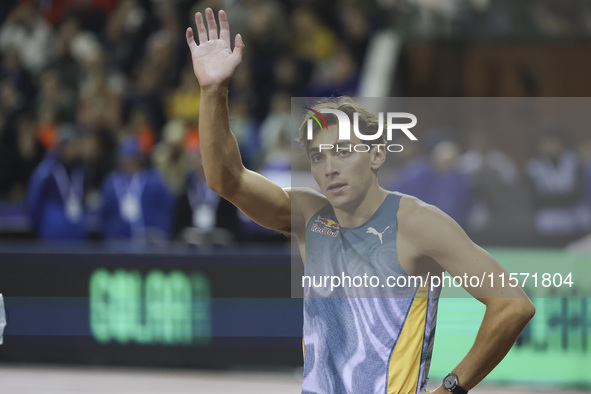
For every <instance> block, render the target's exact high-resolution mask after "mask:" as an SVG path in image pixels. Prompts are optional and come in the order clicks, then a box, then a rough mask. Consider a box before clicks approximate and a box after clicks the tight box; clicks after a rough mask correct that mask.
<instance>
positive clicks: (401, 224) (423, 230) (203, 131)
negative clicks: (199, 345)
mask: <svg viewBox="0 0 591 394" xmlns="http://www.w3.org/2000/svg"><path fill="white" fill-rule="evenodd" d="M205 15H206V19H207V28H206V27H205V24H204V21H203V16H202V15H201V13H197V14H196V15H195V22H196V26H197V33H198V37H199V43H200V44H199V45H197V43H196V42H195V40H194V37H193V31H192V29H191V28H189V29H187V31H186V38H187V43H188V45H189V48H190V50H191V56H192V60H193V68H194V72H195V75H196V77H197V79H198V80H199V84H200V85H201V92H202V95H201V103H200V117H199V130H200V142H201V151H202V158H203V167H204V171H205V176H206V179H207V182H208V184H209V186H210V188H211V189H212V190H214V191H215V192H217V193H218V194H220V195H221V196H222V197H224V198H226V199H228V200H229V201H231V202H232V203H233V204H234V205H236V206H237V207H238V208H239V209H241V210H242V211H243V212H244V213H245V214H246V215H248V216H249V217H250V218H252V219H253V220H254V221H256V222H257V223H259V224H261V225H262V226H265V227H267V228H270V229H274V230H277V231H282V232H289V233H291V234H293V235H294V236H295V237H296V239H297V242H298V246H299V249H300V252H301V255H302V257H303V259H304V263H305V265H306V270H309V268H308V267H309V266H310V265H313V267H312V268H311V269H312V271H313V272H314V270H316V271H315V272H319V271H322V267H321V266H319V263H322V262H321V261H318V260H317V259H311V256H313V255H314V253H308V254H307V253H306V252H307V251H309V248H310V247H312V248H314V252H316V251H318V250H323V251H324V253H331V252H333V251H338V250H341V252H346V253H347V256H343V255H341V256H337V255H330V257H331V258H330V259H328V261H326V262H325V264H326V265H331V264H333V260H334V261H337V263H338V264H343V263H344V262H346V260H347V258H348V257H349V251H351V252H354V253H356V254H360V253H364V250H363V248H365V247H366V245H365V244H364V243H363V242H362V245H361V247H360V248H358V249H352V250H345V249H344V248H346V247H347V246H346V241H347V237H353V238H354V237H357V236H359V231H360V230H361V231H362V232H363V233H368V234H370V235H371V236H373V237H375V240H376V242H374V244H375V245H382V244H383V243H384V242H385V243H386V244H387V245H389V247H390V248H394V251H395V254H390V256H393V257H392V259H391V261H390V263H389V265H388V264H386V266H380V267H377V268H378V269H384V272H398V273H399V274H400V275H418V276H421V277H424V278H426V277H427V275H430V276H431V277H432V276H433V275H436V274H437V273H441V272H442V271H443V270H446V271H448V272H449V273H450V274H452V275H454V276H455V275H464V274H467V275H469V276H472V275H479V277H480V276H482V274H485V273H487V274H489V273H492V274H493V275H499V274H502V273H505V274H506V271H505V270H504V269H503V268H502V267H501V266H500V265H499V263H498V262H497V261H496V260H495V259H494V258H493V257H492V256H491V255H490V254H488V253H487V252H485V251H484V250H483V249H481V248H479V247H478V246H477V245H475V244H474V243H472V241H470V239H469V238H468V237H467V236H466V234H465V233H464V232H463V230H462V229H461V228H460V226H459V225H458V224H457V223H455V222H454V221H453V220H452V219H451V218H449V216H447V215H445V214H444V213H443V212H442V211H440V210H439V209H437V208H435V207H433V206H430V205H427V204H425V203H423V202H421V201H420V200H418V199H416V198H413V197H411V196H406V195H401V194H399V193H390V192H388V191H386V190H384V189H382V188H380V186H379V185H378V183H377V170H378V169H379V168H380V166H381V165H382V164H383V163H384V160H385V158H386V153H385V150H384V149H381V150H380V149H377V147H373V148H372V149H371V150H370V151H369V152H365V153H358V152H355V151H352V152H351V151H348V150H347V149H341V150H336V149H331V150H328V151H327V150H322V151H321V150H320V149H319V147H320V144H333V145H335V144H336V142H337V140H338V137H337V133H338V130H337V127H336V122H335V120H334V119H333V120H332V121H331V122H332V123H335V124H331V125H328V126H327V130H325V131H322V132H316V133H314V135H313V138H312V141H309V144H308V146H307V151H308V153H309V157H310V161H311V169H312V174H313V176H314V178H315V180H316V182H317V183H318V186H319V187H320V189H321V191H322V193H323V194H319V193H316V192H314V191H312V190H309V189H293V190H290V189H282V188H280V187H279V186H277V185H275V184H274V183H272V182H270V181H269V180H267V179H265V178H264V177H262V176H261V175H259V174H257V173H255V172H253V171H250V170H248V169H246V168H244V166H243V164H242V162H241V159H240V154H239V150H238V146H237V144H236V140H235V139H234V138H233V136H232V133H231V131H230V126H229V118H228V106H227V85H228V81H229V80H230V78H231V76H232V74H233V72H234V70H235V69H236V67H237V66H238V65H239V63H240V61H241V55H242V50H243V48H244V43H243V41H242V37H241V36H240V35H237V36H236V38H235V47H234V50H232V49H231V44H230V30H229V24H228V19H227V16H226V14H225V12H224V11H220V12H219V21H220V29H219V31H218V27H217V24H216V21H215V16H214V14H213V11H212V10H211V9H209V8H208V9H207V10H206V12H205ZM218 37H219V38H218ZM341 104H342V103H341ZM341 104H337V105H341ZM345 104H346V103H345ZM345 106H346V105H345ZM341 108H344V107H341ZM353 108H354V109H355V110H359V111H362V109H361V108H355V107H353ZM360 117H361V116H360ZM329 118H330V117H329ZM361 128H362V127H360V129H361ZM338 142H339V143H341V144H343V145H346V144H348V145H350V144H353V143H356V142H360V141H359V140H358V139H356V137H354V138H352V139H351V140H350V141H338ZM317 220H318V221H319V224H320V225H322V226H324V227H325V228H328V227H327V226H328V225H330V228H332V229H333V230H331V232H330V233H329V232H328V231H327V230H324V229H322V228H320V227H319V228H320V233H319V232H315V231H312V228H313V227H314V225H316V226H317V227H318V224H316V221H317ZM383 221H389V222H390V223H392V225H393V226H397V230H396V231H394V230H393V229H389V230H390V232H389V233H386V230H383V228H382V227H379V226H380V225H384V224H385V222H383ZM374 224H375V225H374ZM375 226H377V227H378V228H377V229H376V227H375ZM337 229H338V231H337ZM372 229H373V231H372ZM387 230H388V229H387ZM321 233H322V234H333V235H335V236H334V237H333V236H330V237H325V239H324V241H323V242H324V244H323V245H322V244H321V243H322V242H320V241H319V238H318V237H317V236H316V234H321ZM378 234H380V236H378ZM388 237H389V238H388ZM331 238H334V241H333V240H329V239H331ZM377 240H379V241H380V243H379V244H378V243H377ZM376 247H377V246H375V247H373V246H372V249H371V250H370V251H369V253H375V250H376V249H375V248H376ZM339 248H340V249H339ZM351 254H353V253H351ZM345 257H347V258H345ZM371 262H372V263H374V261H373V260H372V261H371ZM426 289H427V288H426V287H425V286H423V285H421V286H420V288H418V287H417V288H414V289H413V288H408V289H406V291H408V292H413V295H412V296H411V297H410V299H408V298H404V297H403V298H399V299H395V300H400V302H401V303H403V302H405V303H406V305H405V306H407V307H408V308H409V309H408V311H409V312H408V313H410V312H411V310H415V311H416V312H417V313H416V315H417V316H419V315H421V314H423V317H422V318H416V319H415V318H413V321H412V325H407V324H406V323H408V321H407V320H406V319H407V317H408V313H407V314H404V313H403V314H398V313H397V312H396V313H391V311H388V310H384V309H383V308H382V307H384V306H387V305H389V304H388V302H389V301H388V298H374V299H373V300H381V301H380V303H378V306H377V307H375V308H374V309H366V308H370V306H369V304H371V303H372V298H361V300H365V301H359V302H357V300H358V299H355V298H346V299H344V301H341V302H340V303H339V300H343V299H342V298H330V294H329V295H328V297H329V298H324V299H323V298H322V297H321V296H320V297H319V296H317V295H314V294H313V295H312V297H306V298H305V300H304V316H305V319H304V345H305V357H304V381H303V392H305V393H312V392H314V393H345V392H354V393H365V392H368V393H373V392H388V393H410V392H412V393H418V392H419V391H420V390H424V389H425V386H426V381H427V372H428V364H429V363H428V359H429V358H430V355H429V352H430V349H432V347H431V343H429V342H430V339H428V338H427V337H428V336H431V335H432V333H433V330H432V328H433V327H434V315H429V313H428V312H427V310H428V309H429V305H428V304H429V302H428V301H431V300H433V299H434V298H432V297H431V296H433V295H429V297H430V298H429V299H426V298H424V297H425V296H426V295H427V294H426V291H425V290H426ZM466 289H467V290H468V292H470V294H472V295H473V296H474V297H477V298H478V299H479V300H480V301H481V302H483V303H484V304H485V305H486V313H485V316H484V318H483V322H482V325H481V327H480V330H479V332H478V335H477V337H476V341H475V343H474V345H473V347H472V348H471V349H470V351H469V352H468V354H467V355H466V357H465V358H464V359H463V360H462V361H461V362H460V363H459V364H458V365H457V366H456V367H455V368H453V369H452V366H450V370H451V374H450V375H448V377H446V380H445V382H444V385H442V386H440V387H439V388H437V390H435V391H434V393H446V392H453V393H465V392H466V390H470V389H471V388H472V387H474V386H475V385H476V384H478V382H480V381H481V380H482V379H483V378H484V377H485V376H486V375H487V374H488V373H489V372H490V371H491V370H492V369H493V368H494V367H495V366H496V365H497V364H498V363H499V361H500V360H501V359H502V358H503V357H504V356H505V354H506V353H507V352H508V351H509V349H510V348H511V346H512V345H513V343H514V342H515V340H516V338H517V336H518V335H519V333H520V332H521V330H522V329H523V328H524V327H525V325H526V324H527V322H528V321H529V320H530V319H531V317H532V316H533V314H534V308H533V305H532V304H531V301H530V300H529V299H528V298H527V297H526V296H525V294H524V293H523V291H522V290H521V289H520V288H501V289H495V290H498V292H497V293H495V294H496V295H498V297H503V298H492V297H491V291H490V290H491V289H486V288H485V289H480V288H476V289H475V288H472V287H469V286H467V287H466ZM419 291H420V294H419ZM320 292H322V291H320ZM421 294H423V295H421ZM434 296H436V294H435V295H434ZM402 300H406V301H402ZM325 301H326V302H325ZM415 302H416V305H417V307H416V308H415V306H414V304H415ZM433 303H434V302H433V301H431V304H432V305H433ZM391 305H392V307H400V304H398V301H394V302H392V303H391ZM339 308H340V309H339ZM353 308H357V309H356V310H354V309H353ZM374 311H376V312H377V313H383V314H388V316H387V317H384V318H383V317H382V316H378V315H374V314H373V313H374ZM340 312H343V314H340ZM322 313H327V314H328V316H325V317H322V316H320V320H319V319H315V318H316V317H318V314H320V315H321V314H322ZM314 314H316V315H314ZM390 315H391V316H390ZM349 317H351V318H352V319H354V320H349V319H348V318H349ZM333 318H334V319H333ZM331 319H332V320H331ZM397 319H398V320H399V321H398V322H397V323H396V320H397ZM400 319H402V320H401V321H400ZM376 320H384V321H386V322H394V323H393V325H392V326H390V327H386V326H384V327H381V328H380V332H379V333H377V334H376V332H374V331H372V327H369V328H368V329H364V327H366V326H369V325H370V324H374V325H375V323H374V322H375V321H376ZM327 322H329V323H330V324H332V325H331V326H326V325H323V323H327ZM334 322H337V323H339V324H340V325H338V324H337V325H336V327H339V329H337V330H334V329H333V328H334V327H335V325H334ZM352 326H354V327H352ZM428 328H429V329H430V330H429V332H427V329H428ZM405 329H406V330H405ZM343 332H344V333H345V334H351V335H356V336H347V335H345V336H343ZM405 332H406V333H405ZM384 333H390V335H391V337H392V340H391V343H389V344H385V343H383V340H384V338H383V337H384ZM417 335H418V336H419V338H421V340H419V341H418V343H417V341H416V339H414V338H415V337H416V336H417ZM403 336H406V337H405V341H404V343H403V345H404V346H402V347H404V349H403V348H399V347H398V345H397V344H396V343H394V342H396V340H397V339H398V340H400V341H402V339H401V338H402V337H403ZM407 344H409V345H407ZM388 345H389V346H390V347H389V348H388ZM415 345H416V346H418V347H416V348H413V346H415ZM372 347H373V348H372ZM310 348H313V349H312V350H310ZM377 348H381V351H382V352H381V353H378V352H377V350H376V349H377ZM368 351H369V353H368ZM348 352H349V353H348ZM398 352H400V357H398V358H395V357H394V355H395V354H396V353H398ZM347 356H350V357H349V359H347ZM407 357H410V358H407Z"/></svg>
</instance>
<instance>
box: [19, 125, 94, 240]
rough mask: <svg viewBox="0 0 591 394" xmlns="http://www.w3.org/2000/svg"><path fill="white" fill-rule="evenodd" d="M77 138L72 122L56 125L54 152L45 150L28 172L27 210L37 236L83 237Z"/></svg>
mask: <svg viewBox="0 0 591 394" xmlns="http://www.w3.org/2000/svg"><path fill="white" fill-rule="evenodd" d="M81 141H82V139H81V135H80V132H79V130H77V129H76V126H74V125H70V124H64V125H62V126H60V127H59V128H58V144H57V146H56V148H55V150H54V152H51V153H48V154H47V156H46V158H45V159H44V160H43V161H42V162H41V163H40V164H39V166H37V168H36V169H35V171H34V172H33V174H32V176H31V179H30V181H29V188H28V192H27V211H28V214H29V219H30V221H31V225H32V227H33V230H34V231H35V233H36V234H37V235H38V236H39V238H41V239H45V240H49V239H67V240H81V239H85V238H86V220H85V206H84V191H85V175H84V168H83V166H82V160H81V159H82V154H81V152H82V151H83V150H82V149H81V148H82V145H81Z"/></svg>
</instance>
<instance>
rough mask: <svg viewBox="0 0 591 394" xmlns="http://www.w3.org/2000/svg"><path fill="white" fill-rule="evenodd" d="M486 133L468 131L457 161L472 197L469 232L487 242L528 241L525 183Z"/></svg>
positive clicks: (528, 207)
mask: <svg viewBox="0 0 591 394" xmlns="http://www.w3.org/2000/svg"><path fill="white" fill-rule="evenodd" d="M490 135H491V134H490V133H486V132H484V131H476V132H474V133H471V134H470V137H469V138H470V140H469V145H470V146H469V148H468V151H467V152H466V153H464V154H463V155H462V157H461V158H460V162H459V169H460V170H461V171H462V173H464V175H465V176H466V177H467V179H468V182H469V184H470V190H471V195H472V197H473V200H474V201H473V206H472V210H471V212H470V217H469V226H468V227H469V229H470V233H471V235H472V236H473V238H476V239H478V240H480V241H479V242H482V243H485V244H487V245H499V244H501V245H531V244H532V243H533V242H534V239H533V238H534V236H533V235H534V228H533V213H532V211H531V204H530V201H529V199H528V190H527V186H526V185H524V183H523V182H522V179H521V177H520V174H519V172H518V170H517V167H516V165H515V163H514V162H513V160H512V159H511V158H510V157H509V156H507V155H506V154H505V153H504V152H502V151H501V150H499V149H498V148H497V147H496V146H495V145H494V142H493V141H492V139H491V138H490ZM508 228H511V229H514V230H515V231H512V232H508V231H506V229H508Z"/></svg>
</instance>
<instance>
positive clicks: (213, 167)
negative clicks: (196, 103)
mask: <svg viewBox="0 0 591 394" xmlns="http://www.w3.org/2000/svg"><path fill="white" fill-rule="evenodd" d="M199 144H200V147H201V157H202V160H203V169H204V172H205V178H206V180H207V184H208V186H209V187H210V188H211V189H212V190H213V191H215V192H216V193H218V194H220V195H222V196H227V195H228V194H230V193H232V191H234V190H236V189H237V188H238V184H239V181H240V176H241V174H242V171H244V166H243V164H242V158H241V157H240V150H239V148H238V143H237V142H236V138H234V135H233V134H232V132H231V131H230V119H229V115H228V89H227V87H226V86H219V87H214V88H207V89H204V90H202V92H201V103H200V109H199Z"/></svg>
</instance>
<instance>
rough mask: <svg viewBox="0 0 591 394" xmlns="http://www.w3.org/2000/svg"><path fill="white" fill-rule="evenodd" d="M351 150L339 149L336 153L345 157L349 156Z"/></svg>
mask: <svg viewBox="0 0 591 394" xmlns="http://www.w3.org/2000/svg"><path fill="white" fill-rule="evenodd" d="M351 153H352V152H349V151H348V150H347V149H343V150H340V151H339V153H338V155H339V156H340V157H347V156H350V155H351Z"/></svg>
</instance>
